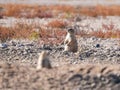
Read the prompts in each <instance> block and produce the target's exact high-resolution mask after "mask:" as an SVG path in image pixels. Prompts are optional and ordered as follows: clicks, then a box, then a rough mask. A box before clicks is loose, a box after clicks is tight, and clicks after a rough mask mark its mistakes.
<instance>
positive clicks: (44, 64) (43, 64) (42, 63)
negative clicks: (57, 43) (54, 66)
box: [37, 51, 51, 69]
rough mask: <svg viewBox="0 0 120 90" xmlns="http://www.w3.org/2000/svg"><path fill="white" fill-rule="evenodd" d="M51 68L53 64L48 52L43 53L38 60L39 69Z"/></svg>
mask: <svg viewBox="0 0 120 90" xmlns="http://www.w3.org/2000/svg"><path fill="white" fill-rule="evenodd" d="M42 68H48V69H50V68H51V63H50V61H49V59H48V57H47V52H45V51H42V52H41V53H40V55H39V58H38V63H37V69H42Z"/></svg>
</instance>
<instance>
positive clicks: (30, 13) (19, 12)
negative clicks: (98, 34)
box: [1, 4, 120, 18]
mask: <svg viewBox="0 0 120 90" xmlns="http://www.w3.org/2000/svg"><path fill="white" fill-rule="evenodd" d="M1 7H2V8H4V9H5V10H4V13H3V16H14V17H26V18H34V17H39V18H51V17H56V16H58V15H60V14H61V13H66V14H64V15H73V16H74V14H81V15H88V16H93V17H96V16H101V15H102V16H108V15H109V16H113V15H120V6H119V5H118V6H116V5H112V6H103V5H97V6H91V7H90V6H89V7H88V6H87V7H78V6H77V7H75V6H70V5H51V6H50V5H48V6H45V5H42V6H38V5H24V4H7V5H1ZM51 10H52V11H51ZM62 17H63V16H62Z"/></svg>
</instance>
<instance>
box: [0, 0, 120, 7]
mask: <svg viewBox="0 0 120 90" xmlns="http://www.w3.org/2000/svg"><path fill="white" fill-rule="evenodd" d="M0 3H1V4H6V3H24V4H40V5H43V4H69V5H82V6H86V5H87V6H93V5H97V4H101V5H119V4H120V0H0Z"/></svg>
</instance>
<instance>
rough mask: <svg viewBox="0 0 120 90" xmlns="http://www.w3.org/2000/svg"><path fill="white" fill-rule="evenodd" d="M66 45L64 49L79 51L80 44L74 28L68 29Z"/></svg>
mask: <svg viewBox="0 0 120 90" xmlns="http://www.w3.org/2000/svg"><path fill="white" fill-rule="evenodd" d="M64 45H65V47H64V51H70V52H77V50H78V45H77V40H76V37H75V32H74V30H73V29H68V31H67V35H66V38H65V41H64Z"/></svg>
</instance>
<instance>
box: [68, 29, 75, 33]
mask: <svg viewBox="0 0 120 90" xmlns="http://www.w3.org/2000/svg"><path fill="white" fill-rule="evenodd" d="M67 32H68V33H70V34H74V33H75V31H74V29H72V28H70V29H68V31H67Z"/></svg>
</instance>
